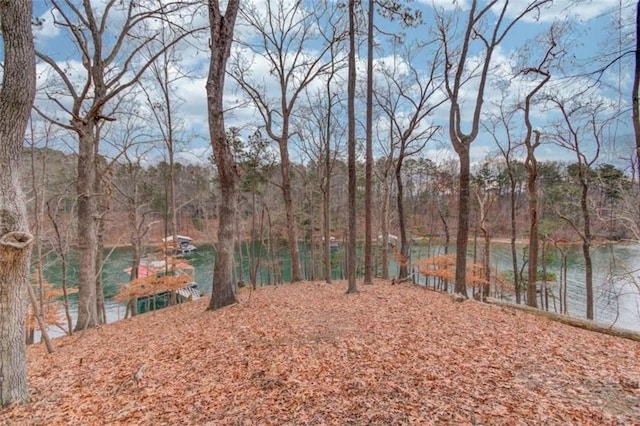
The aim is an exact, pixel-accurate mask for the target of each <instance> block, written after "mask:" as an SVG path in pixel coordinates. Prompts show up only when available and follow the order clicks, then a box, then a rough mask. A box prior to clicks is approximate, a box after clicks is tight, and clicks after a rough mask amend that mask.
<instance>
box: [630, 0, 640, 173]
mask: <svg viewBox="0 0 640 426" xmlns="http://www.w3.org/2000/svg"><path fill="white" fill-rule="evenodd" d="M639 89H640V1H638V3H637V5H636V55H635V68H634V74H633V89H632V93H631V101H632V104H633V134H634V136H635V140H636V157H637V159H638V181H639V182H640V101H639V100H638V90H639Z"/></svg>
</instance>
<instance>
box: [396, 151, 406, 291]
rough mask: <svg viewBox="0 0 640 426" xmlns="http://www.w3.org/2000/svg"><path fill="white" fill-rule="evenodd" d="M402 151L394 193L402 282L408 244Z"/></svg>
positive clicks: (399, 275) (404, 273)
mask: <svg viewBox="0 0 640 426" xmlns="http://www.w3.org/2000/svg"><path fill="white" fill-rule="evenodd" d="M403 155H404V153H403V150H401V151H400V154H399V155H398V163H397V164H396V171H395V177H396V191H397V194H396V195H397V199H396V200H397V205H398V225H399V227H400V259H397V260H398V265H399V268H398V279H400V280H404V279H405V278H407V276H408V275H409V272H408V271H409V264H408V262H409V242H408V241H407V224H406V218H405V214H404V185H403V184H402V160H403V159H404V158H403Z"/></svg>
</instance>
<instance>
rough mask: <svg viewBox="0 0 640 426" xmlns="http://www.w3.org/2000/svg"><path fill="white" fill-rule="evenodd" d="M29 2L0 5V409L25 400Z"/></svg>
mask: <svg viewBox="0 0 640 426" xmlns="http://www.w3.org/2000/svg"><path fill="white" fill-rule="evenodd" d="M31 16H32V5H31V1H30V0H23V1H8V0H1V1H0V17H2V19H1V20H0V30H1V31H2V40H3V43H4V45H3V51H4V68H3V76H2V88H1V89H0V259H2V262H1V263H0V406H3V405H6V404H10V403H14V402H26V401H27V399H28V398H29V393H28V385H27V365H26V334H25V316H26V312H27V286H28V285H29V258H30V255H31V244H32V243H33V239H34V238H33V236H32V235H31V234H30V233H29V226H28V222H27V211H26V207H25V200H24V194H23V192H22V185H21V183H22V182H21V179H20V166H21V162H22V142H23V140H24V135H25V130H26V126H27V121H28V120H29V112H30V111H31V107H32V106H33V99H34V97H35V81H36V69H35V67H36V65H35V52H34V46H33V35H32V33H31Z"/></svg>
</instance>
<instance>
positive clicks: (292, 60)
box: [231, 0, 344, 282]
mask: <svg viewBox="0 0 640 426" xmlns="http://www.w3.org/2000/svg"><path fill="white" fill-rule="evenodd" d="M264 7H265V8H266V9H261V8H258V7H257V6H256V5H248V6H247V7H246V8H244V9H242V11H241V14H242V18H243V20H244V21H246V22H247V24H248V25H249V26H250V28H251V30H253V31H255V32H256V33H257V35H256V37H255V39H252V38H248V39H246V40H245V41H244V42H243V43H242V44H243V46H244V48H245V50H244V51H243V52H242V53H243V54H242V55H241V56H239V57H238V58H237V60H236V61H235V63H234V64H233V70H232V72H231V75H232V76H233V78H234V79H235V80H236V81H237V83H238V84H239V85H240V86H241V87H242V89H243V90H244V91H245V93H246V94H247V95H248V96H249V98H250V99H251V101H252V102H253V105H254V106H255V108H256V109H257V111H258V113H259V114H260V116H261V118H262V120H263V122H264V126H265V130H266V133H267V135H268V136H269V137H270V138H271V139H272V140H273V141H274V142H276V143H277V144H278V147H279V151H280V167H281V190H282V197H283V202H284V208H285V213H286V220H287V238H288V241H289V248H290V257H291V281H292V282H293V281H300V280H301V279H302V275H301V273H300V254H299V248H298V237H297V232H298V231H297V221H296V215H295V209H294V203H293V195H292V185H291V166H290V163H291V161H290V155H289V142H290V139H291V137H292V136H293V135H292V119H293V116H294V113H295V109H296V104H297V103H298V101H299V100H300V98H301V95H302V93H303V90H304V89H305V88H306V87H307V86H308V85H309V84H311V83H312V82H313V81H314V80H316V79H317V78H318V77H319V76H323V75H326V74H327V73H329V72H331V71H332V70H334V69H335V63H336V62H341V60H342V59H341V58H340V56H339V55H340V50H336V49H335V48H334V46H335V44H336V43H338V41H340V40H341V39H342V38H344V32H343V30H342V29H341V28H340V25H341V16H340V14H339V13H337V11H338V9H337V7H336V6H334V5H333V4H330V3H319V4H318V5H317V7H316V8H315V10H311V9H308V10H307V9H305V6H304V4H303V3H302V2H294V3H293V4H290V2H288V1H285V0H267V2H266V3H265V4H264ZM249 52H251V53H252V54H253V58H251V57H250V56H249V55H247V53H249ZM256 58H257V59H259V60H261V61H263V62H264V63H265V64H266V65H267V66H268V67H269V68H270V70H269V75H255V74H253V73H252V68H253V67H254V65H255V63H254V62H253V61H254V60H256ZM274 88H277V90H276V89H274ZM269 89H273V90H274V91H273V92H272V91H270V90H269Z"/></svg>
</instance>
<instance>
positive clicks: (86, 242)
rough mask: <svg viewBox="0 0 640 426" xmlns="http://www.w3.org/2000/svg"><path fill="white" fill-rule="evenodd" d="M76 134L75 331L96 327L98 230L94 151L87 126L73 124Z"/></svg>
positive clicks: (93, 144) (94, 145) (88, 126)
mask: <svg viewBox="0 0 640 426" xmlns="http://www.w3.org/2000/svg"><path fill="white" fill-rule="evenodd" d="M76 125H77V129H78V133H79V147H78V177H77V182H76V189H77V193H78V251H79V259H78V318H77V322H76V327H75V330H76V331H82V330H85V329H87V328H91V327H95V326H96V325H97V324H98V312H97V309H96V303H97V297H96V295H97V293H96V276H97V272H96V264H97V258H96V256H97V247H98V230H97V223H96V218H97V215H98V206H97V202H96V197H95V195H94V182H95V180H96V170H95V165H96V163H95V161H94V159H95V148H96V144H95V142H94V138H93V133H92V129H91V126H90V125H89V124H83V123H76Z"/></svg>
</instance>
